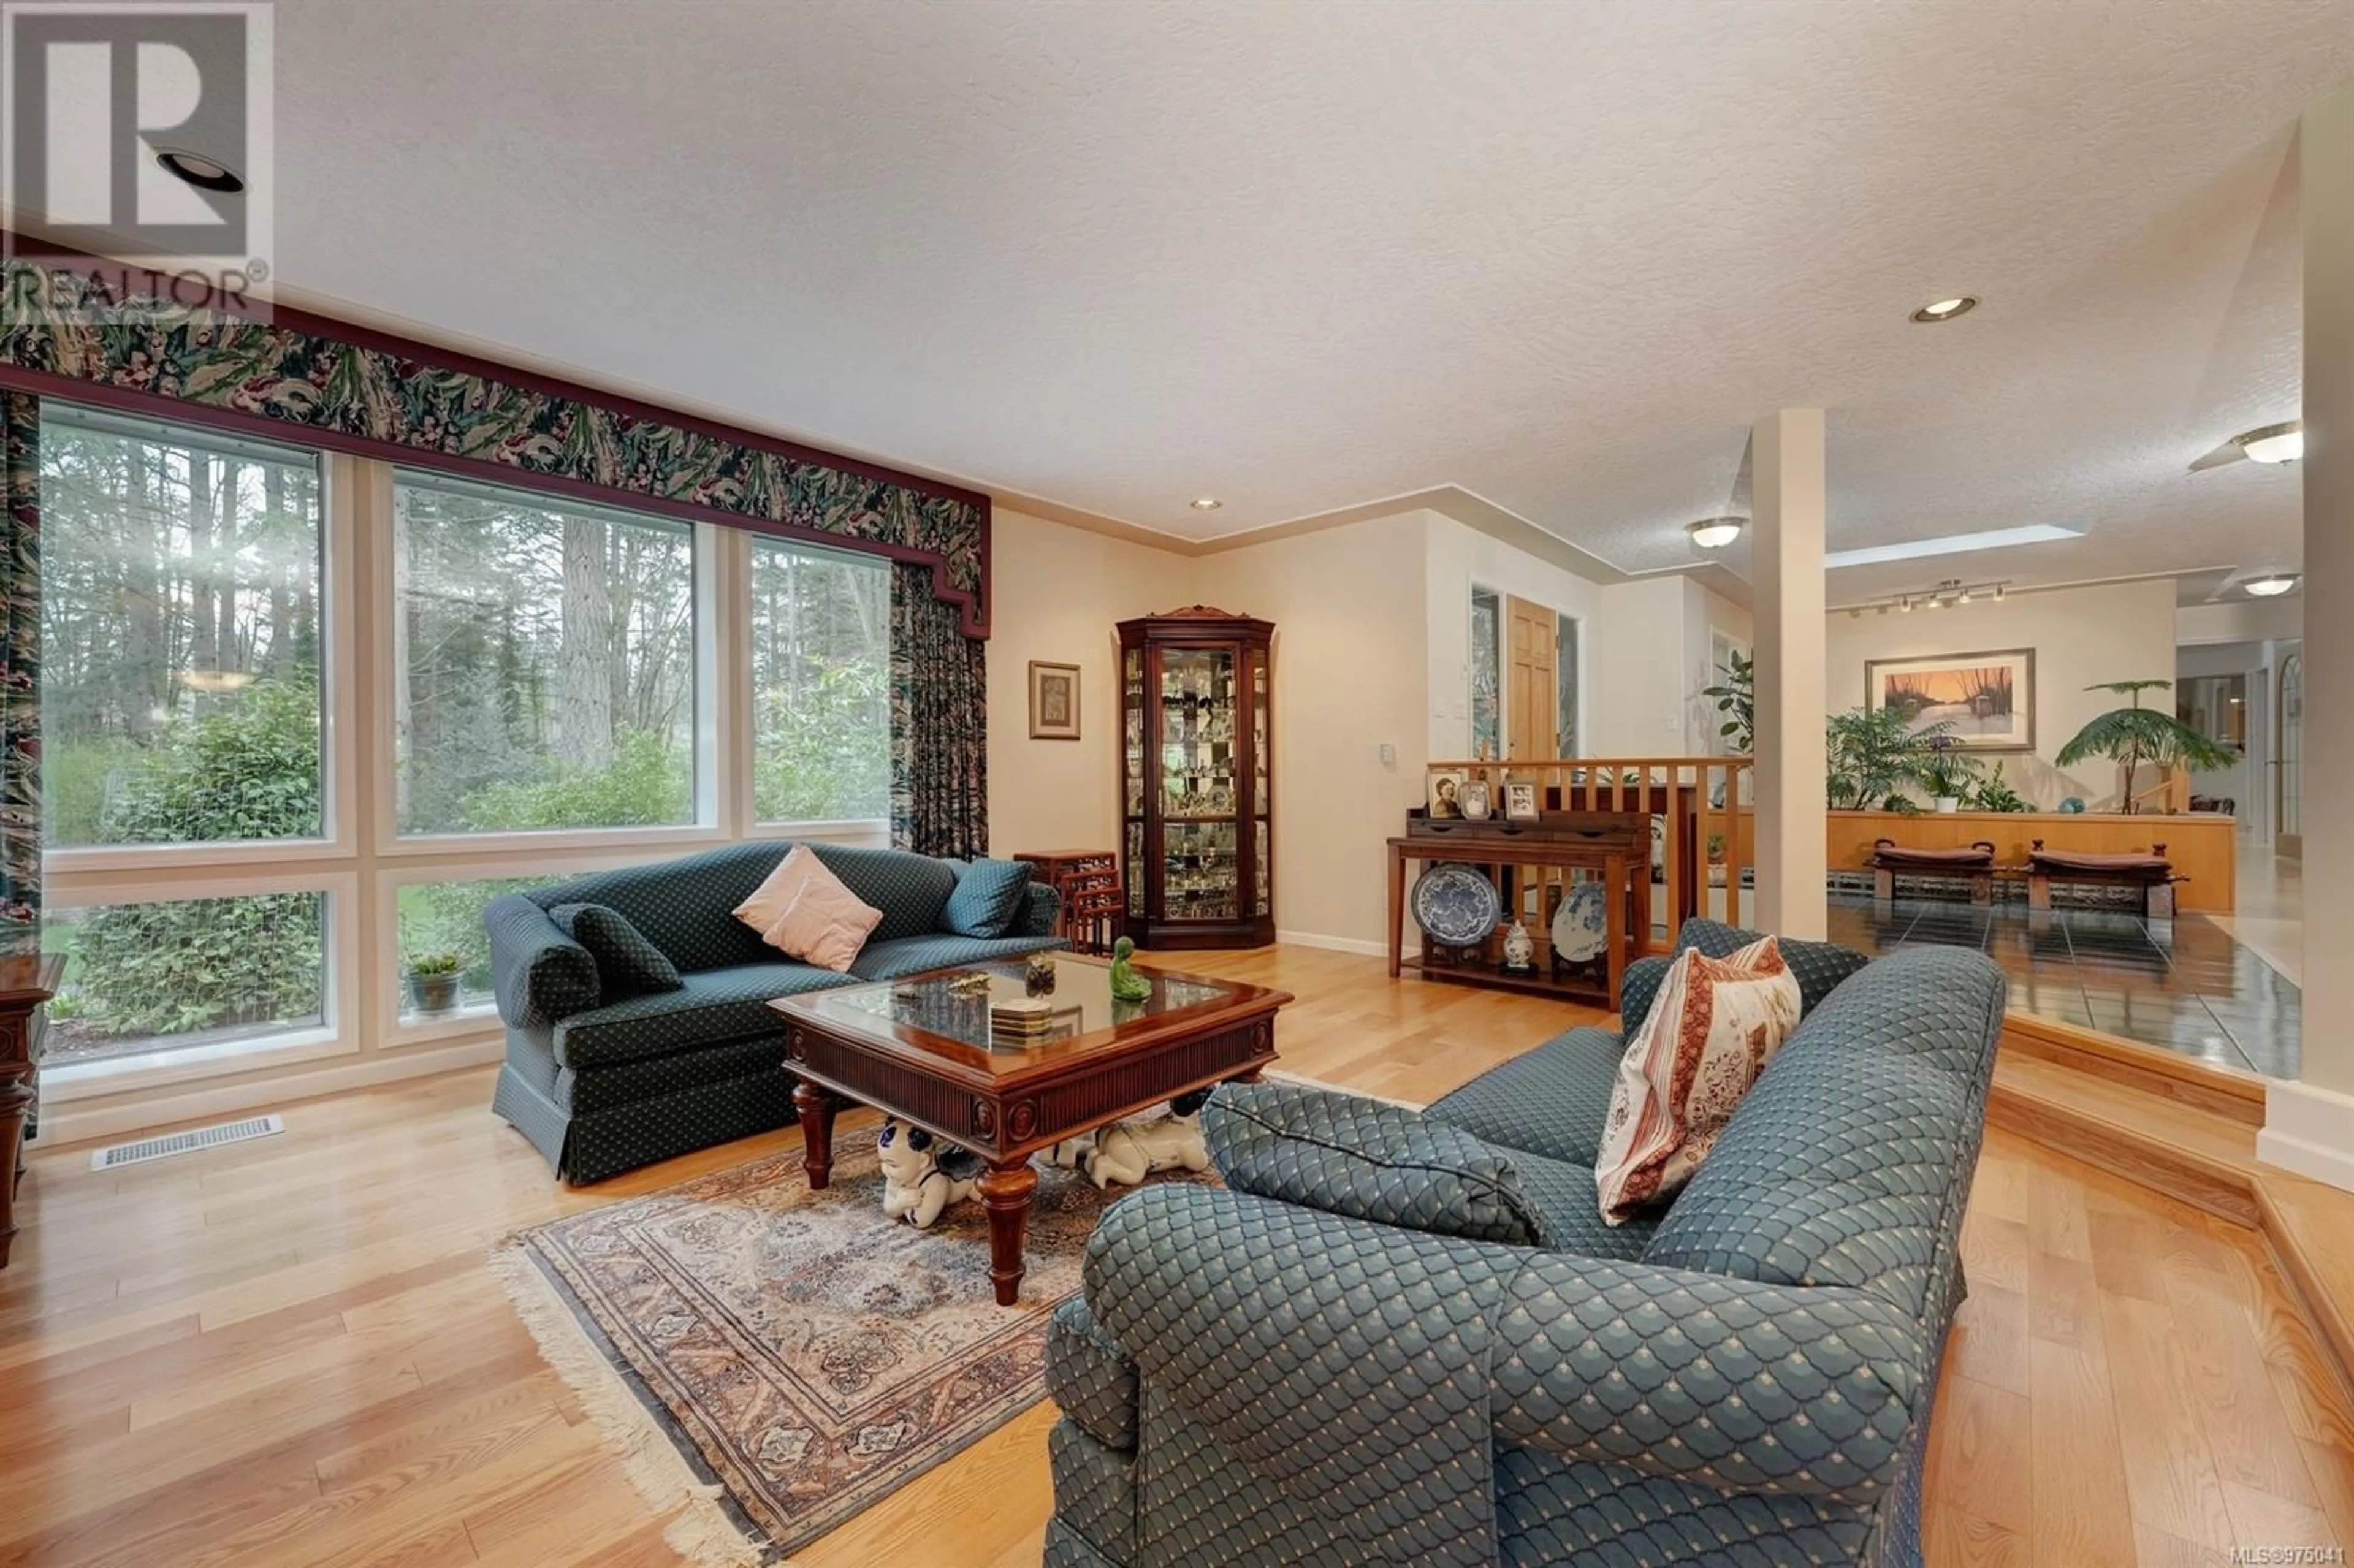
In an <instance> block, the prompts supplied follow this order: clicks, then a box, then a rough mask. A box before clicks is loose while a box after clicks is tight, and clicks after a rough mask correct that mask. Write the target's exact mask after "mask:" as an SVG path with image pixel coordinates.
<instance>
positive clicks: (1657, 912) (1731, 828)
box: [1430, 757, 1756, 951]
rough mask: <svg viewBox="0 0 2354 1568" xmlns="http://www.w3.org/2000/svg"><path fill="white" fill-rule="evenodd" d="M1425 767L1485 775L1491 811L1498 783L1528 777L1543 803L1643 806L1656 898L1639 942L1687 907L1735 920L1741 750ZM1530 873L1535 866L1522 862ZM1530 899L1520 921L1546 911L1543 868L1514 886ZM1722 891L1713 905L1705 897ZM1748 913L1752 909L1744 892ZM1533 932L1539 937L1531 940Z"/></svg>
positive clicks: (1742, 865) (1749, 840) (1497, 802)
mask: <svg viewBox="0 0 2354 1568" xmlns="http://www.w3.org/2000/svg"><path fill="white" fill-rule="evenodd" d="M1430 766H1431V768H1432V769H1433V770H1434V771H1436V770H1439V769H1445V770H1447V771H1449V772H1453V771H1457V770H1460V771H1461V772H1463V773H1464V774H1466V775H1468V776H1469V777H1470V778H1473V779H1484V780H1485V781H1486V782H1487V785H1488V797H1489V799H1490V800H1491V801H1493V802H1494V810H1495V815H1496V816H1497V817H1499V818H1501V817H1502V816H1503V815H1504V785H1505V783H1506V782H1507V781H1508V780H1509V781H1511V782H1515V783H1534V784H1535V785H1536V786H1537V794H1538V800H1539V802H1540V804H1542V805H1543V808H1544V809H1545V810H1549V811H1646V812H1649V814H1650V815H1651V817H1652V818H1653V819H1654V822H1653V827H1652V836H1653V842H1654V844H1655V845H1656V846H1657V847H1656V848H1655V850H1654V854H1653V864H1654V866H1655V868H1656V869H1657V871H1658V872H1659V873H1660V874H1662V875H1663V883H1664V886H1665V890H1666V895H1665V896H1664V897H1660V898H1657V899H1654V900H1653V901H1652V913H1653V919H1654V922H1655V924H1654V927H1653V929H1652V930H1651V931H1650V932H1649V933H1648V934H1647V936H1646V946H1647V947H1649V948H1650V949H1651V950H1653V951H1661V950H1665V949H1666V948H1670V947H1672V946H1673V945H1674V943H1675V938H1676V933H1677V932H1678V931H1679V930H1681V928H1682V927H1683V923H1684V921H1685V920H1687V919H1689V918H1690V917H1691V916H1694V915H1710V914H1713V915H1714V916H1716V917H1717V918H1719V919H1722V920H1727V921H1730V922H1732V923H1733V924H1734V925H1736V926H1737V925H1739V924H1741V916H1742V913H1743V905H1744V900H1743V891H1744V890H1743V888H1742V877H1743V875H1744V873H1745V872H1747V871H1748V870H1749V868H1751V867H1753V866H1754V865H1755V863H1756V860H1755V855H1756V814H1755V810H1754V806H1753V798H1752V795H1751V782H1750V759H1749V758H1746V757H1558V758H1543V759H1537V760H1532V759H1529V758H1518V759H1513V760H1509V761H1479V760H1476V759H1475V760H1472V761H1468V762H1434V763H1432V764H1431V765H1430ZM1531 869H1532V871H1534V870H1535V869H1536V868H1531ZM1518 885H1520V886H1521V887H1522V888H1524V889H1526V890H1528V895H1530V896H1533V897H1534V898H1535V899H1536V900H1537V903H1536V906H1535V907H1533V908H1531V909H1524V910H1520V911H1516V913H1518V914H1520V915H1521V916H1522V918H1523V919H1527V918H1531V917H1533V918H1535V919H1537V920H1540V921H1542V920H1544V919H1546V918H1548V917H1549V916H1550V913H1551V907H1552V906H1551V904H1550V902H1549V901H1548V897H1547V893H1546V889H1545V883H1544V880H1543V876H1542V875H1538V876H1535V877H1533V878H1531V877H1523V878H1522V880H1521V881H1520V882H1519V884H1518ZM1720 888H1721V889H1722V890H1723V903H1722V905H1721V906H1720V905H1719V904H1718V903H1717V900H1716V899H1715V897H1714V896H1713V895H1714V894H1715V893H1716V891H1717V890H1718V889H1720ZM1747 907H1748V912H1749V914H1750V915H1751V916H1752V917H1753V918H1754V917H1755V914H1756V893H1755V889H1751V890H1749V895H1748V901H1747ZM1539 939H1540V940H1542V939H1543V938H1542V937H1540V938H1539Z"/></svg>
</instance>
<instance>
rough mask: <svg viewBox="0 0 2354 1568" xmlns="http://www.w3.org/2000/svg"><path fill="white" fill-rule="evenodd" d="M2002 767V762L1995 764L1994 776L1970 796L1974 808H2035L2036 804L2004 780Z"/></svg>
mask: <svg viewBox="0 0 2354 1568" xmlns="http://www.w3.org/2000/svg"><path fill="white" fill-rule="evenodd" d="M2002 769H2003V765H2002V764H2001V763H1999V762H1998V763H1996V764H1995V765H1994V777H1993V778H1991V779H1986V780H1985V781H1984V782H1982V783H1980V784H1979V785H1978V790H1977V792H1976V793H1975V794H1973V795H1972V796H1971V797H1970V805H1971V807H1972V808H1973V809H1974V810H1980V811H2031V810H2035V807H2034V805H2033V804H2032V803H2031V802H2030V801H2029V800H2028V799H2027V797H2026V796H2024V795H2021V794H2020V792H2019V791H2018V790H2016V789H2012V788H2011V787H2010V786H2009V783H2007V782H2005V781H2004V779H2003V776H2002Z"/></svg>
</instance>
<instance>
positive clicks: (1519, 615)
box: [1504, 599, 1561, 761]
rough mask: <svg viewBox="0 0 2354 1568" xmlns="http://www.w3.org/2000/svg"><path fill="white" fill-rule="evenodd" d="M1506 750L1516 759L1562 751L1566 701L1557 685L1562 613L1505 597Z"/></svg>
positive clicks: (1558, 753)
mask: <svg viewBox="0 0 2354 1568" xmlns="http://www.w3.org/2000/svg"><path fill="white" fill-rule="evenodd" d="M1505 605H1506V628H1507V630H1506V632H1505V639H1504V646H1505V650H1506V660H1505V663H1506V669H1505V673H1504V686H1505V705H1506V709H1507V711H1508V713H1509V714H1510V715H1511V717H1510V719H1509V720H1508V722H1507V724H1506V726H1505V731H1504V735H1505V744H1504V755H1505V756H1506V757H1507V758H1511V759H1513V760H1515V761H1519V760H1523V759H1526V760H1532V761H1533V760H1538V759H1549V758H1554V757H1558V756H1560V755H1561V750H1560V746H1561V736H1560V726H1561V704H1560V701H1559V698H1558V694H1557V693H1556V690H1555V684H1556V682H1557V680H1558V678H1559V677H1558V674H1557V671H1558V670H1559V668H1560V665H1559V663H1558V662H1557V655H1556V653H1555V651H1554V647H1553V638H1554V631H1553V628H1554V626H1555V625H1556V623H1557V620H1558V618H1557V617H1556V616H1555V615H1554V614H1553V611H1552V610H1550V609H1546V608H1545V607H1544V606H1543V605H1541V604H1531V603H1529V602H1528V600H1526V599H1507V600H1505Z"/></svg>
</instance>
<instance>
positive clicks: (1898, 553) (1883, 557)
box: [1823, 523, 2084, 571]
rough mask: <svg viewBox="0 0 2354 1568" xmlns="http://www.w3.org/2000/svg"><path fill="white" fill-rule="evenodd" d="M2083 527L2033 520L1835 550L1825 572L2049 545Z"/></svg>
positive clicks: (1825, 560)
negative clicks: (1980, 530)
mask: <svg viewBox="0 0 2354 1568" xmlns="http://www.w3.org/2000/svg"><path fill="white" fill-rule="evenodd" d="M2083 537H2084V530H2083V529H2082V528H2071V527H2066V526H2064V525H2062V524H2057V523H2031V524H2027V525H2026V526H2025V527H2023V528H1990V529H1988V530H1987V531H1986V532H1984V533H1980V534H1947V535H1945V536H1943V537H1942V538H1936V539H1911V540H1907V541H1906V542H1905V543H1903V544H1902V545H1872V546H1866V547H1865V548H1863V549H1861V550H1833V551H1831V552H1830V553H1829V554H1828V555H1826V556H1824V557H1823V568H1824V569H1825V570H1826V571H1837V570H1838V569H1839V568H1840V567H1869V566H1873V565H1875V564H1877V563H1879V562H1881V561H1916V560H1919V559H1920V558H1921V557H1922V556H1959V555H1966V554H1967V553H1968V552H1969V551H1972V550H1999V549H2002V548H2004V547H2005V546H2010V545H2048V544H2050V543H2052V541H2053V540H2055V539H2081V538H2083Z"/></svg>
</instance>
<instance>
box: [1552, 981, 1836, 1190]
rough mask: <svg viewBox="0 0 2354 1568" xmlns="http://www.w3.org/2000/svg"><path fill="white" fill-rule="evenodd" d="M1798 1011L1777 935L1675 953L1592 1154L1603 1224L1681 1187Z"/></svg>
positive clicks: (1631, 1045) (1622, 1066)
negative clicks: (1723, 948)
mask: <svg viewBox="0 0 2354 1568" xmlns="http://www.w3.org/2000/svg"><path fill="white" fill-rule="evenodd" d="M1798 1013H1799V1007H1798V980H1797V976H1796V975H1793V974H1792V973H1791V972H1790V966H1789V965H1788V964H1787V963H1786V962H1784V961H1783V959H1782V949H1781V945H1780V944H1779V943H1778V942H1777V941H1776V939H1775V938H1772V937H1766V938H1762V939H1761V940H1758V941H1755V942H1752V943H1750V944H1749V945H1748V946H1747V947H1745V948H1739V949H1737V950H1736V951H1734V952H1733V953H1731V954H1729V955H1727V956H1726V957H1724V958H1722V959H1712V958H1710V957H1709V956H1708V955H1707V954H1705V953H1703V952H1702V951H1700V950H1699V949H1698V948H1686V949H1685V950H1684V951H1683V952H1681V953H1679V954H1677V955H1676V959H1675V962H1674V963H1672V964H1670V966H1669V967H1668V973H1667V978H1666V979H1665V980H1661V981H1660V982H1659V1000H1658V1001H1655V1002H1653V1003H1652V1004H1651V1011H1650V1014H1649V1016H1648V1017H1647V1018H1645V1019H1644V1021H1643V1026H1642V1028H1641V1029H1640V1030H1639V1031H1638V1033H1636V1035H1635V1037H1634V1038H1633V1039H1631V1040H1629V1041H1628V1044H1627V1054H1626V1055H1624V1056H1623V1057H1621V1058H1620V1059H1619V1062H1618V1081H1617V1084H1616V1085H1614V1086H1612V1088H1611V1091H1610V1116H1609V1118H1608V1119H1607V1120H1606V1121H1605V1122H1604V1123H1603V1128H1602V1148H1601V1150H1600V1152H1599V1153H1598V1154H1597V1155H1596V1158H1595V1161H1594V1183H1595V1187H1596V1192H1597V1193H1598V1194H1599V1196H1600V1198H1601V1202H1602V1218H1603V1222H1604V1223H1605V1224H1612V1225H1623V1224H1626V1223H1627V1222H1628V1220H1631V1219H1633V1218H1634V1217H1635V1216H1636V1215H1637V1214H1638V1213H1641V1212H1642V1211H1643V1210H1644V1209H1647V1208H1649V1207H1650V1206H1651V1205H1652V1204H1654V1203H1656V1202H1659V1200H1660V1199H1662V1198H1664V1197H1667V1196H1669V1195H1670V1194H1671V1193H1674V1192H1681V1191H1682V1190H1683V1186H1684V1183H1686V1182H1687V1181H1691V1178H1692V1172H1693V1171H1697V1170H1699V1169H1700V1166H1701V1161H1702V1160H1706V1159H1707V1158H1708V1152H1709V1150H1712V1149H1713V1148H1715V1147H1716V1140H1717V1138H1718V1137H1719V1136H1720V1135H1721V1134H1722V1133H1723V1131H1724V1124H1725V1123H1726V1122H1727V1121H1729V1120H1731V1119H1732V1117H1733V1113H1734V1109H1735V1108H1736V1107H1738V1106H1739V1105H1740V1104H1741V1100H1742V1097H1743V1096H1744V1095H1746V1094H1748V1092H1749V1086H1751V1085H1752V1084H1755V1082H1756V1081H1757V1075H1758V1074H1760V1073H1762V1072H1764V1071H1765V1064H1766V1063H1768V1062H1770V1061H1772V1060H1773V1059H1774V1054H1775V1053H1776V1052H1777V1051H1779V1050H1781V1048H1782V1043H1783V1042H1784V1041H1786V1040H1787V1039H1788V1038H1789V1037H1790V1035H1791V1033H1793V1032H1794V1031H1795V1030H1796V1029H1797V1027H1798Z"/></svg>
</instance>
